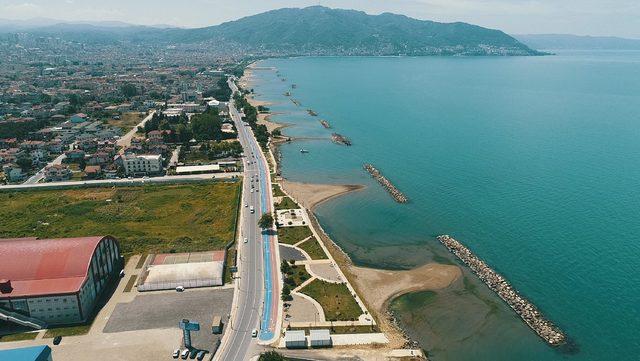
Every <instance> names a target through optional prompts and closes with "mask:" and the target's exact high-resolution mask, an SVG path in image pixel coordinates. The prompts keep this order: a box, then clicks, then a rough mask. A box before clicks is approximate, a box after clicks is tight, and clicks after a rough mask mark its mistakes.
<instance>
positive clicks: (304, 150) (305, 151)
mask: <svg viewBox="0 0 640 361" xmlns="http://www.w3.org/2000/svg"><path fill="white" fill-rule="evenodd" d="M300 153H309V151H308V150H306V149H304V148H300Z"/></svg>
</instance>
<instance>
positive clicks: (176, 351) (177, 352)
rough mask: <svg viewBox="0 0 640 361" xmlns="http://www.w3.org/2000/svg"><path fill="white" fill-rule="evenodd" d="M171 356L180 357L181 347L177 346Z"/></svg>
mask: <svg viewBox="0 0 640 361" xmlns="http://www.w3.org/2000/svg"><path fill="white" fill-rule="evenodd" d="M171 356H173V358H178V356H180V349H179V348H177V349H175V350H173V353H172V354H171Z"/></svg>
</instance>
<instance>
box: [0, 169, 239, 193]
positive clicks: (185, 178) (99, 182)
mask: <svg viewBox="0 0 640 361" xmlns="http://www.w3.org/2000/svg"><path fill="white" fill-rule="evenodd" d="M241 175H242V173H240V172H228V173H214V174H192V175H166V176H162V177H143V178H121V179H95V180H86V181H65V182H49V183H35V184H9V185H2V186H0V191H3V190H25V189H37V188H42V189H46V188H57V187H73V186H116V185H122V186H126V185H139V184H144V183H172V182H189V181H199V180H209V179H232V178H235V177H239V176H241Z"/></svg>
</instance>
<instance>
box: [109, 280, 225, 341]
mask: <svg viewBox="0 0 640 361" xmlns="http://www.w3.org/2000/svg"><path fill="white" fill-rule="evenodd" d="M232 299H233V289H231V288H228V289H211V288H200V289H188V290H186V291H184V292H175V291H163V292H157V293H155V292H154V293H139V294H138V295H137V297H136V298H135V299H134V300H133V301H131V302H129V303H120V304H118V305H117V306H116V308H115V309H114V311H113V313H112V314H111V317H110V318H109V321H108V322H107V325H106V327H105V328H104V331H103V332H104V333H116V332H125V331H138V330H151V329H166V328H176V329H177V328H178V322H180V320H182V319H184V318H186V319H189V320H190V321H192V322H198V323H200V331H199V332H192V333H191V340H192V344H193V347H196V348H198V349H203V350H211V347H212V345H214V344H215V343H216V342H217V340H218V338H219V337H220V336H221V335H214V334H212V333H211V321H212V320H213V316H214V314H215V315H218V316H221V317H222V319H223V322H224V321H225V320H226V318H227V315H228V314H229V312H230V311H231V302H232ZM225 326H226V325H225ZM178 346H180V345H179V344H175V347H174V348H176V347H178Z"/></svg>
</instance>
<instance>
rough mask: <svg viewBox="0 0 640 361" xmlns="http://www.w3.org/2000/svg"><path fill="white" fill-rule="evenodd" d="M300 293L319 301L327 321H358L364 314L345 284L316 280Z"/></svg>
mask: <svg viewBox="0 0 640 361" xmlns="http://www.w3.org/2000/svg"><path fill="white" fill-rule="evenodd" d="M300 292H302V293H304V294H305V295H307V296H309V297H311V298H313V299H314V300H316V301H318V303H319V304H320V305H321V306H322V309H323V310H324V315H325V317H326V319H327V321H350V320H357V319H358V317H359V316H360V315H361V314H362V310H361V309H360V306H359V305H358V303H357V302H356V300H355V299H354V298H353V296H352V295H351V292H350V291H349V289H348V288H347V286H346V285H345V284H344V283H330V282H325V281H322V280H319V279H316V280H314V281H313V282H311V283H309V284H308V285H306V286H305V287H304V288H303V289H301V290H300Z"/></svg>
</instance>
